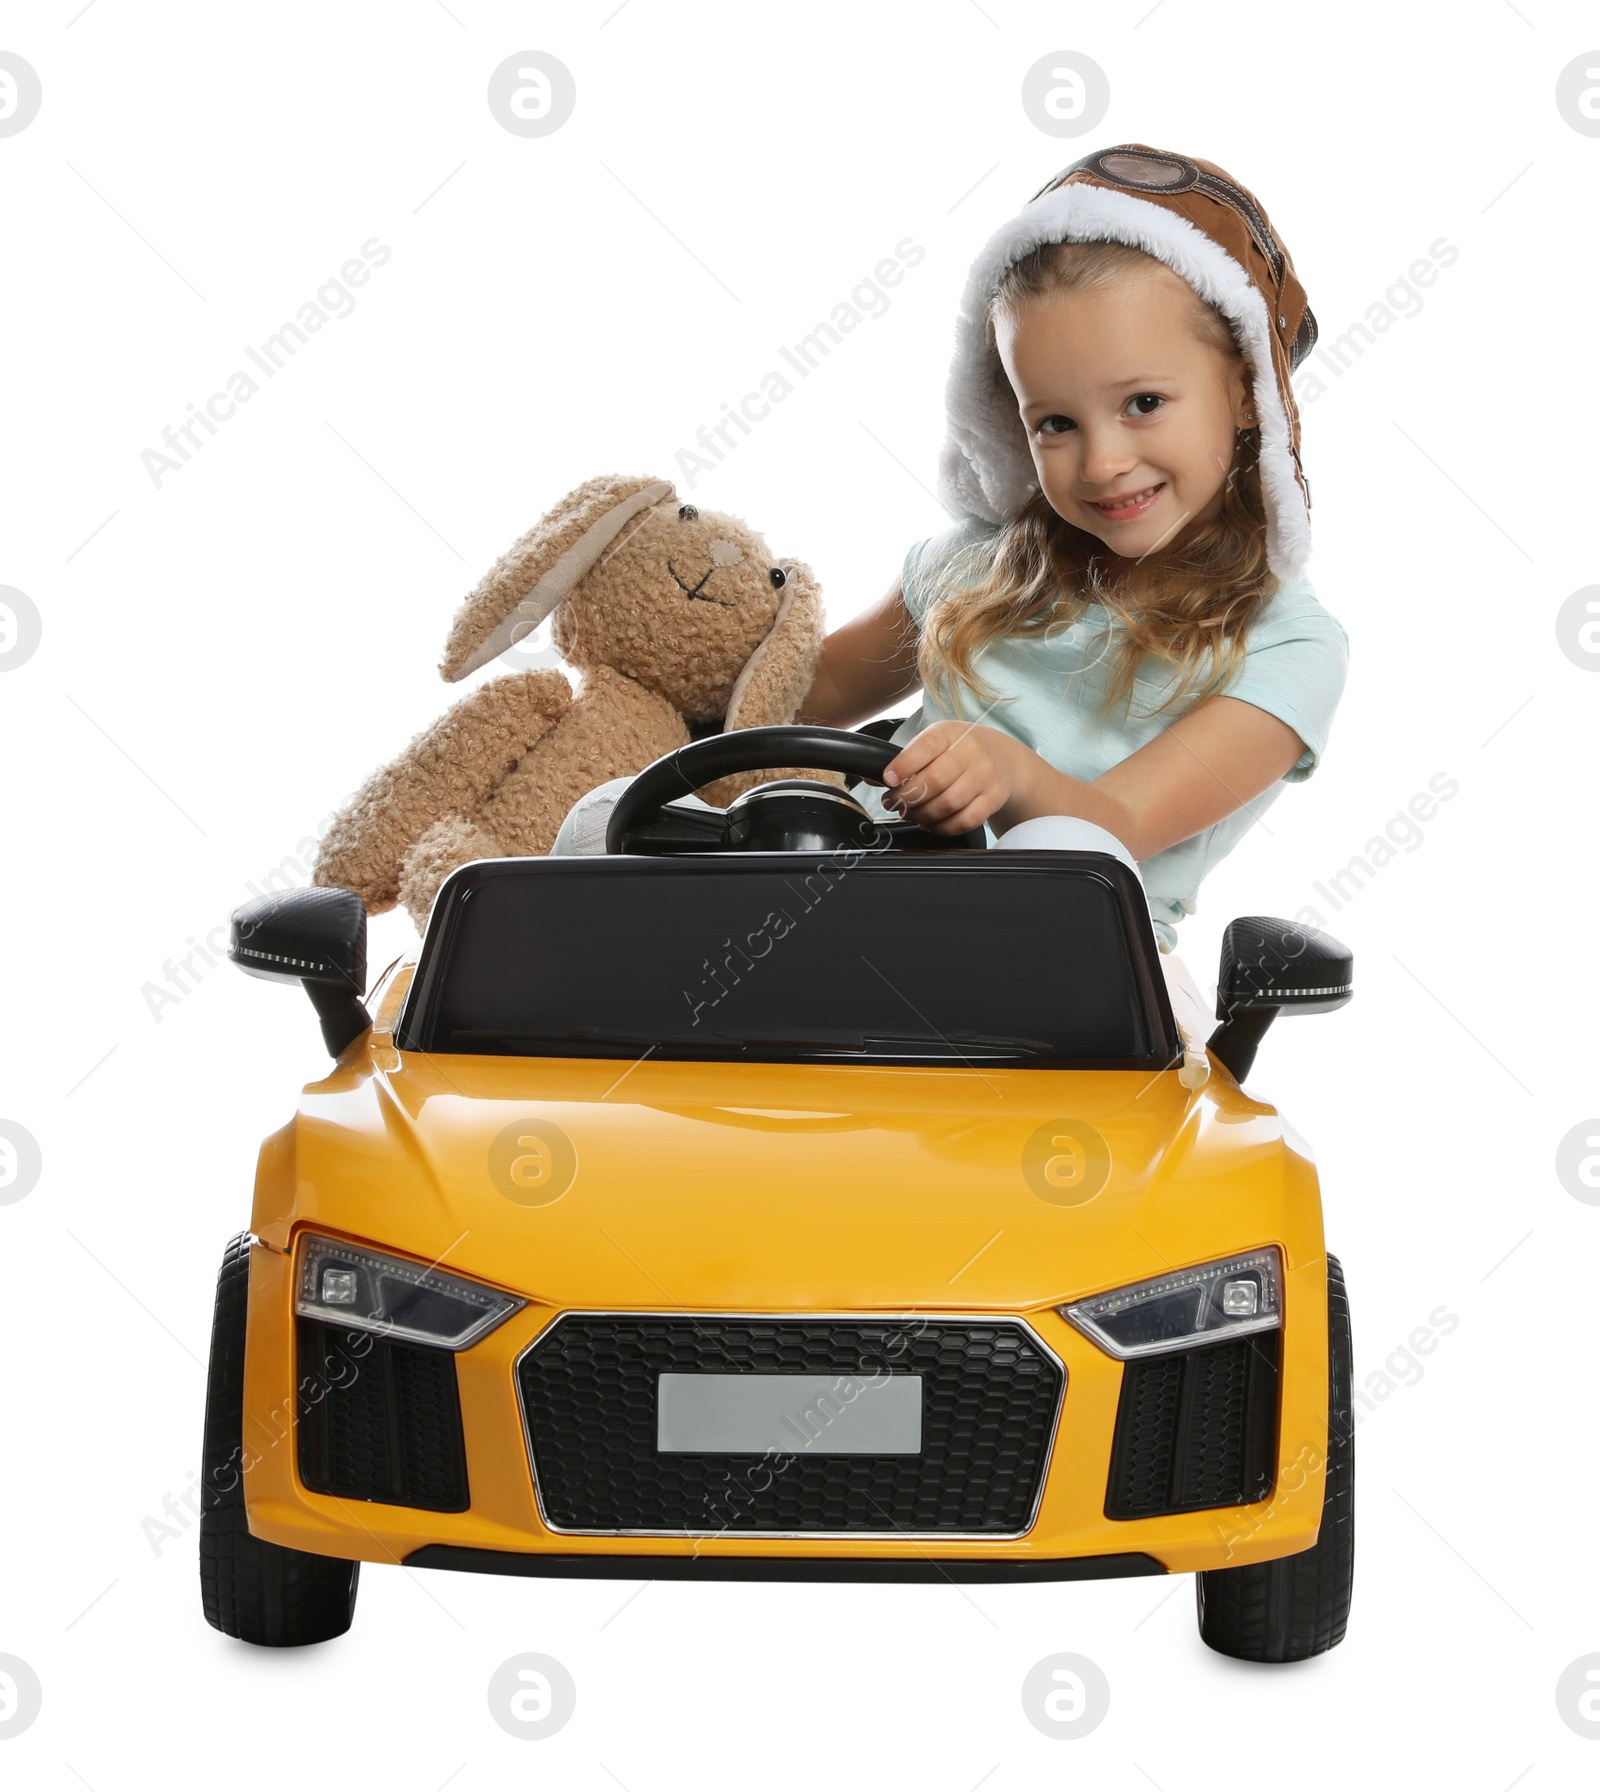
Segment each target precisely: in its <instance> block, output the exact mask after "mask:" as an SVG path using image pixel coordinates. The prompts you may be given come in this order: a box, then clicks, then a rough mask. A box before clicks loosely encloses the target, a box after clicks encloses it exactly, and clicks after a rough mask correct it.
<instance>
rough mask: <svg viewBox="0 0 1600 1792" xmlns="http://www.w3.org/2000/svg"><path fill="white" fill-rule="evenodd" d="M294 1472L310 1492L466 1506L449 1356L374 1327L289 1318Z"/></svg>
mask: <svg viewBox="0 0 1600 1792" xmlns="http://www.w3.org/2000/svg"><path fill="white" fill-rule="evenodd" d="M296 1345H297V1349H298V1354H299V1374H298V1376H297V1378H296V1379H297V1382H298V1386H299V1392H298V1399H297V1405H298V1410H299V1427H298V1429H299V1435H300V1479H301V1481H302V1482H304V1484H305V1485H306V1486H307V1487H308V1488H310V1489H311V1491H312V1492H313V1493H332V1494H337V1495H339V1496H340V1497H341V1498H342V1499H351V1500H382V1501H384V1502H385V1503H386V1504H388V1505H391V1506H419V1507H422V1508H423V1509H424V1510H426V1511H429V1512H464V1511H466V1509H467V1505H468V1503H469V1502H468V1498H467V1458H466V1445H465V1441H464V1439H463V1437H462V1432H461V1400H460V1396H459V1394H458V1393H457V1390H456V1364H455V1358H454V1357H453V1356H452V1355H451V1353H450V1352H449V1351H448V1350H433V1349H430V1348H429V1347H428V1346H426V1345H421V1344H404V1343H400V1342H397V1341H396V1340H394V1339H390V1338H384V1337H380V1336H378V1335H377V1334H376V1333H374V1332H362V1331H347V1330H345V1329H344V1328H343V1327H341V1326H336V1325H324V1324H322V1323H321V1322H320V1321H318V1320H315V1319H300V1320H297V1321H296Z"/></svg>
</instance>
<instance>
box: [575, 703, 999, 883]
mask: <svg viewBox="0 0 1600 1792" xmlns="http://www.w3.org/2000/svg"><path fill="white" fill-rule="evenodd" d="M899 752H900V749H899V747H897V746H895V745H894V744H893V743H892V742H890V741H885V740H880V739H878V738H877V736H875V735H871V734H854V733H851V732H850V731H849V730H848V729H844V728H810V727H791V728H736V729H735V730H734V731H733V733H731V734H713V735H711V736H710V737H709V738H708V739H706V740H696V741H691V742H690V743H689V744H688V746H686V747H679V748H678V749H677V750H676V751H675V752H671V753H665V754H663V755H662V756H661V758H659V759H657V760H656V761H655V762H654V763H653V764H651V765H647V766H646V767H645V768H644V770H643V771H642V772H640V773H639V775H638V776H637V777H636V778H635V779H634V780H633V782H632V783H631V784H630V785H629V786H628V787H627V789H626V790H624V791H623V793H622V794H621V796H619V797H618V798H617V802H616V805H615V807H614V808H613V809H612V811H611V817H610V820H609V821H608V822H607V823H606V851H607V852H608V853H622V852H641V853H661V852H729V851H732V852H828V851H836V850H840V849H844V848H855V849H857V850H859V849H861V848H863V847H866V848H873V849H877V850H883V851H899V852H928V851H934V852H949V851H970V850H972V849H973V848H978V849H985V848H986V847H987V845H988V840H987V837H986V835H985V834H984V831H983V829H982V828H981V827H977V828H973V829H972V830H971V831H970V832H968V833H965V834H934V833H930V832H929V831H928V830H927V829H925V828H923V827H921V826H919V825H918V823H916V822H914V821H880V820H879V819H878V818H877V817H876V816H875V815H873V814H871V813H870V812H869V811H868V810H867V809H865V808H864V807H863V806H862V805H861V804H860V803H859V802H857V801H856V799H855V798H854V797H853V796H851V795H849V793H848V792H846V791H843V790H839V789H836V788H835V787H834V786H833V785H832V784H824V783H823V782H822V781H821V780H820V779H817V778H775V779H773V780H772V781H771V782H770V783H767V784H758V785H757V786H756V787H755V789H753V790H747V791H746V792H745V793H744V795H743V796H740V797H736V798H735V799H734V801H733V802H731V803H730V804H729V805H728V807H727V808H726V809H725V810H723V809H710V810H707V809H701V808H684V807H681V806H677V799H679V798H682V797H685V796H692V795H693V794H694V793H695V791H697V790H698V789H700V788H701V787H702V786H703V785H706V784H712V783H715V782H716V780H717V779H718V778H726V777H728V776H729V775H730V774H732V773H734V772H751V771H759V770H760V769H761V768H762V767H763V766H769V765H809V766H813V767H815V768H816V769H817V770H818V771H826V772H842V773H844V774H845V775H846V776H847V777H854V778H856V779H857V780H858V781H859V780H864V781H866V782H867V783H870V784H880V785H881V784H882V783H883V769H884V767H885V766H886V765H888V763H889V762H890V760H892V759H894V758H895V757H896V756H897V755H898V754H899Z"/></svg>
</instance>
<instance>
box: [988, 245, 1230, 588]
mask: <svg viewBox="0 0 1600 1792" xmlns="http://www.w3.org/2000/svg"><path fill="white" fill-rule="evenodd" d="M1197 302H1198V301H1197V300H1196V299H1195V296H1194V293H1193V291H1192V290H1191V289H1190V288H1189V287H1188V286H1186V285H1185V284H1184V282H1183V281H1182V280H1181V279H1179V277H1178V276H1177V275H1176V274H1174V273H1173V272H1172V271H1171V270H1170V269H1169V268H1166V267H1163V266H1161V264H1160V263H1159V262H1157V263H1153V264H1152V265H1151V267H1150V269H1149V270H1148V271H1147V272H1146V271H1142V270H1141V272H1139V273H1137V274H1129V275H1126V276H1124V277H1123V278H1122V279H1121V280H1119V281H1117V282H1116V283H1115V284H1114V285H1112V286H1110V287H1103V288H1099V289H1093V288H1090V289H1084V290H1081V291H1078V292H1071V293H1052V294H1048V295H1046V296H1044V297H1041V298H1037V299H1032V300H1029V301H1028V302H1027V303H1026V304H1025V305H1024V306H1023V307H1022V308H1021V311H1020V312H1019V314H1018V315H1017V316H1016V317H1014V318H1008V317H1006V316H1004V315H1002V316H1000V317H999V318H997V319H996V325H995V339H996V344H997V346H998V348H999V351H1000V359H1001V362H1002V364H1003V365H1004V367H1005V370H1006V374H1007V376H1008V378H1009V379H1010V381H1011V388H1012V390H1013V391H1014V392H1015V393H1016V397H1017V411H1018V414H1019V415H1020V417H1021V418H1022V424H1023V428H1024V429H1025V430H1026V431H1027V435H1028V445H1029V448H1030V449H1031V451H1032V454H1033V464H1034V466H1035V468H1036V469H1037V471H1038V475H1039V484H1040V487H1041V488H1042V490H1043V491H1044V494H1045V497H1046V498H1047V499H1048V500H1049V502H1050V505H1051V507H1052V509H1054V510H1055V512H1056V514H1057V515H1058V516H1060V517H1063V518H1064V519H1065V520H1066V521H1067V522H1069V523H1072V524H1074V525H1076V527H1078V528H1080V529H1084V530H1087V531H1088V533H1089V534H1091V535H1095V536H1098V537H1099V539H1100V540H1101V541H1103V542H1104V543H1105V545H1106V546H1107V547H1108V548H1109V549H1110V550H1111V551H1112V552H1113V553H1114V554H1120V555H1123V556H1125V557H1127V558H1129V559H1136V560H1142V559H1144V558H1145V557H1146V556H1147V555H1149V554H1152V553H1156V552H1158V551H1159V550H1161V549H1162V548H1164V547H1166V546H1167V544H1168V543H1169V542H1170V541H1171V540H1172V539H1173V537H1174V536H1176V535H1177V533H1178V531H1179V530H1180V529H1182V528H1183V527H1184V526H1185V525H1186V524H1187V523H1189V522H1191V521H1193V520H1195V519H1197V518H1200V519H1206V518H1210V517H1213V516H1215V515H1216V514H1217V512H1218V511H1219V510H1220V509H1221V508H1222V496H1223V491H1224V488H1225V485H1226V482H1227V479H1228V473H1229V469H1230V468H1231V467H1232V465H1233V458H1234V445H1235V441H1236V431H1237V430H1238V429H1239V428H1241V427H1242V426H1247V425H1249V424H1251V423H1253V422H1254V420H1255V417H1254V410H1253V407H1252V406H1251V403H1250V398H1249V383H1248V380H1247V378H1246V374H1245V364H1244V361H1243V360H1242V358H1240V357H1238V356H1233V357H1225V356H1223V355H1221V354H1219V353H1218V352H1217V350H1216V349H1215V348H1213V347H1212V346H1211V345H1210V344H1208V343H1206V342H1203V341H1201V340H1200V339H1199V337H1198V336H1197V335H1196V332H1195V328H1194V324H1193V322H1192V310H1191V307H1192V306H1193V305H1194V304H1195V303H1197ZM1128 498H1132V499H1134V500H1135V501H1134V502H1133V503H1129V504H1124V505H1122V506H1121V507H1118V508H1107V507H1106V504H1105V500H1107V499H1128Z"/></svg>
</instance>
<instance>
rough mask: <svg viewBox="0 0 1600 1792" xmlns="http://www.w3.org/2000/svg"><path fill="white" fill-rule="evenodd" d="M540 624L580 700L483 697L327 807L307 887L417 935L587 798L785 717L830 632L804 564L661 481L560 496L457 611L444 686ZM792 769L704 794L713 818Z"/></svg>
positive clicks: (515, 684)
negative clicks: (689, 751)
mask: <svg viewBox="0 0 1600 1792" xmlns="http://www.w3.org/2000/svg"><path fill="white" fill-rule="evenodd" d="M546 617H549V618H551V633H552V638H553V640H554V643H555V645H556V647H557V648H558V649H559V650H560V652H561V653H562V655H563V656H564V658H565V659H566V661H567V663H568V664H569V665H571V666H572V667H574V668H575V669H576V670H578V671H579V672H580V673H581V674H582V684H581V686H580V688H579V690H578V692H577V694H576V695H574V693H573V690H572V687H571V685H570V684H569V683H568V681H567V679H566V677H565V676H564V674H563V673H562V672H561V671H560V670H558V669H555V668H547V669H543V670H538V671H525V672H518V673H513V674H511V675H509V676H507V677H504V678H496V679H493V680H491V681H489V682H488V683H485V684H482V685H480V686H479V687H478V688H477V689H476V690H474V691H473V692H471V693H470V695H468V696H466V697H464V698H463V699H462V700H461V702H459V703H458V704H456V705H455V707H454V708H453V709H451V710H449V711H447V712H446V713H445V714H444V715H443V716H441V717H440V718H439V720H438V721H437V722H435V723H434V724H433V726H432V727H430V728H427V729H424V730H423V732H422V733H421V734H419V735H418V736H417V737H416V738H415V739H414V740H413V741H412V742H411V744H410V745H409V746H408V747H407V748H406V749H405V751H404V752H402V753H401V754H400V755H399V757H398V758H396V759H394V760H392V761H391V762H390V763H389V764H388V765H385V766H383V767H382V768H381V769H380V770H378V771H376V772H374V773H373V774H372V776H371V777H370V778H368V779H367V781H366V783H365V784H363V785H362V787H361V789H360V790H359V791H357V792H356V794H355V796H354V797H352V798H351V799H350V801H349V802H348V803H346V804H345V805H344V807H343V808H342V809H340V810H339V811H338V813H337V814H336V815H335V817H334V819H333V822H332V824H331V825H330V826H329V828H328V831H327V834H326V835H325V837H324V839H323V842H322V848H321V852H320V854H319V856H318V859H317V863H316V866H315V868H314V870H313V873H312V882H313V883H316V884H322V885H330V886H333V887H336V888H340V889H346V890H353V891H355V893H356V894H357V895H358V896H360V898H361V900H362V901H363V902H364V903H365V904H366V907H367V909H368V912H369V913H371V914H381V913H383V912H384V911H385V910H386V909H389V908H392V907H393V906H394V904H395V903H396V901H399V902H400V903H402V904H403V905H404V906H405V908H406V910H407V912H408V913H409V914H410V915H411V917H412V919H413V920H414V921H415V922H416V924H417V926H418V928H419V929H420V928H421V927H422V926H423V925H424V923H425V922H426V920H427V915H428V910H429V908H430V907H431V906H432V903H433V898H434V894H435V892H436V891H437V890H438V888H439V885H440V884H441V883H442V882H443V881H444V879H445V878H446V877H447V876H449V874H450V873H451V872H452V871H454V870H455V869H456V867H457V866H458V865H464V864H466V863H467V862H468V861H469V860H472V859H485V858H506V857H519V856H522V855H525V854H533V853H544V852H548V851H549V849H550V845H551V842H552V841H553V840H554V838H555V835H556V831H557V829H558V828H559V827H560V825H561V821H562V819H563V817H564V816H565V815H566V813H567V811H568V810H569V809H570V808H571V807H572V805H573V804H574V803H575V802H576V801H577V799H578V798H579V797H581V796H583V795H584V794H585V793H586V792H587V791H589V790H592V789H593V788H594V787H595V786H596V785H598V784H602V783H604V782H605V781H606V780H607V779H610V778H617V777H622V776H626V775H631V774H633V773H635V772H638V771H642V770H643V769H644V767H645V766H646V765H648V764H650V762H651V761H652V760H654V759H658V758H659V757H660V756H661V755H662V754H663V753H667V752H670V751H672V750H673V749H674V748H676V747H681V746H684V745H686V744H687V743H688V742H689V741H690V740H691V739H692V738H695V737H697V736H699V735H702V734H706V733H715V732H716V730H717V725H718V724H720V725H721V727H722V728H723V729H726V730H730V731H731V730H733V729H736V728H754V727H764V726H767V725H770V724H773V723H782V722H789V721H792V720H793V718H794V716H795V714H796V713H797V712H798V710H799V708H800V705H801V703H802V702H803V701H804V700H805V697H806V694H807V692H808V691H809V690H810V688H811V683H812V679H813V676H814V674H815V670H816V664H817V656H818V653H819V651H820V648H821V643H822V632H823V631H822V598H821V593H820V591H819V589H818V586H817V583H816V580H815V579H814V578H813V576H812V574H811V571H810V569H809V568H808V567H806V566H804V565H802V564H800V563H799V562H798V561H794V560H786V561H781V562H780V561H777V560H775V559H774V558H773V556H772V554H771V552H770V550H769V549H768V547H767V545H766V543H765V542H764V541H763V540H762V538H761V537H760V536H759V535H758V534H756V533H755V531H754V530H752V529H749V528H747V527H746V526H745V525H744V524H743V523H742V522H740V521H739V520H738V519H737V518H735V517H731V516H726V515H723V514H721V513H719V512H716V511H699V510H697V509H696V508H695V507H694V505H692V504H681V505H680V504H679V502H678V499H677V494H676V493H675V492H674V490H673V488H672V485H671V484H670V482H668V481H667V480H664V479H634V478H624V477H622V476H620V475H616V474H610V475H604V476H602V477H601V478H598V479H590V480H588V481H586V482H585V483H584V484H583V485H580V486H579V487H578V488H577V489H576V490H575V491H573V492H570V493H568V495H567V496H566V497H565V498H563V499H562V500H561V502H560V503H559V504H557V505H556V507H555V508H554V509H553V510H552V511H550V513H549V514H548V515H547V516H545V517H544V518H543V519H542V520H541V521H540V522H538V523H536V524H535V525H534V527H533V528H531V529H530V530H529V531H528V532H527V533H526V534H525V535H524V536H522V538H521V539H520V540H519V541H517V542H516V543H515V544H514V545H513V546H512V547H511V548H510V549H509V550H508V551H507V552H506V553H505V554H504V555H502V557H501V558H500V559H499V560H497V561H496V562H495V564H494V565H493V566H492V567H491V568H490V569H489V571H488V572H487V573H486V574H485V575H484V577H483V579H482V580H481V581H480V582H479V584H478V585H477V587H476V589H475V590H473V591H472V592H471V593H470V595H469V596H468V597H467V598H466V600H465V602H464V603H463V604H462V605H461V608H460V609H459V611H458V612H457V613H456V617H455V621H454V624H453V626H452V627H451V630H450V637H449V640H448V641H447V642H446V643H445V650H444V658H443V660H442V661H441V662H440V666H439V670H440V673H441V675H442V676H443V677H444V678H445V679H446V680H447V681H449V682H450V683H455V682H456V681H457V680H459V679H462V678H465V677H466V676H467V675H468V674H469V673H471V672H475V671H477V670H478V668H479V667H481V666H485V665H487V664H488V663H489V661H490V660H492V659H495V658H496V657H498V656H499V655H500V654H502V653H505V652H507V651H508V650H510V649H512V648H514V647H516V646H517V645H518V644H519V643H520V642H521V641H523V640H524V639H525V638H526V637H527V636H528V635H529V634H530V633H531V632H532V631H533V630H534V629H535V628H537V627H538V626H539V624H540V623H541V622H543V621H544V620H545V618H546ZM801 770H803V768H793V767H780V768H775V769H773V770H770V771H762V772H747V773H741V774H738V775H737V776H734V777H729V778H723V779H719V780H718V781H717V782H716V783H715V784H713V785H708V786H706V787H705V789H703V790H701V791H700V792H699V793H698V794H699V795H700V796H701V797H703V798H704V799H705V800H706V801H707V802H710V803H714V804H717V805H723V804H726V803H728V802H731V801H732V799H733V798H734V797H735V796H737V795H738V794H739V793H740V791H742V790H744V789H748V788H750V787H751V786H752V785H754V784H757V783H760V782H762V781H763V780H764V779H767V778H774V777H793V776H798V775H800V771H801ZM806 775H808V776H825V777H827V778H828V779H829V781H830V782H834V783H840V784H842V782H843V780H842V779H841V778H839V776H838V774H836V773H815V772H808V773H806Z"/></svg>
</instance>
